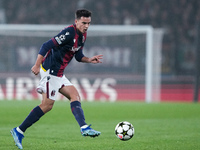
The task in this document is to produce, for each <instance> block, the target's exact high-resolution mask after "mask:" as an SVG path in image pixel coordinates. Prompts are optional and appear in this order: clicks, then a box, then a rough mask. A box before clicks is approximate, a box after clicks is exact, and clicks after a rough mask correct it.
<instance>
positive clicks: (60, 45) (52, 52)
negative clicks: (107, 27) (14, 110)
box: [11, 9, 103, 149]
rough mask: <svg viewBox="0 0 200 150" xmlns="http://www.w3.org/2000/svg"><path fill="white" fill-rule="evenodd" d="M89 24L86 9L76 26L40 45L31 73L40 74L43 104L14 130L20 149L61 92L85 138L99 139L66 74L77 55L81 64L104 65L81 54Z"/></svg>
mask: <svg viewBox="0 0 200 150" xmlns="http://www.w3.org/2000/svg"><path fill="white" fill-rule="evenodd" d="M90 22H91V12H90V11H88V10H86V9H80V10H77V11H76V13H75V24H73V25H71V26H68V27H67V28H65V29H63V30H62V31H61V32H60V33H59V34H58V35H56V36H55V37H53V38H52V39H50V40H49V41H47V42H45V43H44V44H43V45H42V46H41V48H40V51H39V54H38V56H37V59H36V62H35V65H34V66H33V67H32V69H31V71H32V73H34V74H35V75H37V74H39V73H40V76H41V80H40V82H39V85H38V87H37V92H39V93H41V94H42V102H41V104H40V105H39V106H36V107H35V108H34V109H33V110H32V111H31V112H30V114H29V115H28V116H27V117H26V119H25V120H24V121H23V122H22V124H21V125H20V126H18V127H16V128H13V129H12V130H11V134H12V136H13V138H14V141H15V144H16V146H17V147H18V148H19V149H22V139H23V138H24V135H23V134H24V132H25V131H26V129H27V128H29V127H30V126H31V125H32V124H34V123H35V122H37V121H38V120H39V119H40V118H41V117H42V116H43V115H44V114H45V113H47V112H48V111H50V110H51V109H52V107H53V105H54V102H55V100H56V95H57V94H58V92H60V93H61V94H63V95H64V96H65V97H67V98H68V99H69V100H70V105H71V111H72V113H73V115H74V117H75V119H76V121H77V122H78V124H79V126H80V131H81V134H82V135H83V136H90V137H96V136H99V135H100V134H101V133H100V132H99V131H95V130H93V129H92V128H91V127H90V126H91V125H87V124H86V122H85V117H84V113H83V110H82V108H81V102H80V101H81V100H80V96H79V93H78V91H77V90H76V88H75V87H74V86H73V85H72V83H71V82H70V81H69V80H68V79H67V78H66V77H65V75H63V72H64V69H65V67H66V66H67V65H68V64H69V63H70V61H71V60H72V58H73V57H74V56H75V59H76V60H77V61H79V62H85V63H94V64H96V63H102V62H101V61H100V59H102V57H103V56H102V55H96V56H93V57H90V58H89V57H86V56H84V54H83V52H82V51H83V46H84V43H85V40H86V35H87V30H88V27H89V25H90Z"/></svg>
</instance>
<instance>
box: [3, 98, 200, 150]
mask: <svg viewBox="0 0 200 150" xmlns="http://www.w3.org/2000/svg"><path fill="white" fill-rule="evenodd" d="M39 103H40V102H39V101H0V150H16V149H17V147H16V146H15V145H14V140H13V138H12V137H11V135H10V133H9V132H10V130H11V129H12V128H13V127H15V126H18V125H19V124H20V123H21V122H22V121H23V120H24V119H25V117H26V116H27V115H28V114H29V112H30V111H31V110H32V108H33V107H35V106H36V105H38V104H39ZM82 107H83V110H84V113H85V117H86V122H87V123H88V124H92V128H94V129H95V130H98V131H101V135H100V136H99V137H96V138H90V137H82V136H81V134H80V130H79V126H78V124H77V122H76V121H75V119H74V116H73V115H72V113H71V110H70V104H69V102H56V103H55V105H54V108H53V109H52V110H51V111H50V112H49V113H47V114H46V115H45V116H43V117H42V118H41V119H40V120H39V121H38V122H37V123H36V124H34V125H33V126H32V127H31V128H29V129H27V131H26V133H25V138H24V139H23V142H22V145H23V148H24V150H44V149H47V150H198V149H200V104H199V103H196V104H194V103H150V104H147V103H143V102H115V103H110V102H82ZM120 121H129V122H130V123H132V124H133V126H134V128H135V135H134V136H133V138H132V139H131V140H129V141H120V140H119V139H118V138H117V137H116V136H115V134H114V129H115V126H116V125H117V123H118V122H120Z"/></svg>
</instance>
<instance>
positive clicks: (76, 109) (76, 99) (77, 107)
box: [59, 85, 101, 137]
mask: <svg viewBox="0 0 200 150" xmlns="http://www.w3.org/2000/svg"><path fill="white" fill-rule="evenodd" d="M59 92H60V93H61V94H63V95H64V96H65V97H67V98H68V99H69V100H70V102H71V103H70V106H71V110H72V113H73V115H74V117H75V119H76V120H77V122H78V124H79V126H80V127H81V134H82V135H83V136H91V137H95V136H98V135H100V134H101V133H100V132H99V131H95V130H93V129H92V128H90V126H91V125H89V126H88V125H87V124H86V122H85V116H84V112H83V109H82V107H81V100H80V96H79V93H78V91H77V90H76V88H75V87H74V86H73V85H70V86H64V87H62V88H61V89H60V90H59Z"/></svg>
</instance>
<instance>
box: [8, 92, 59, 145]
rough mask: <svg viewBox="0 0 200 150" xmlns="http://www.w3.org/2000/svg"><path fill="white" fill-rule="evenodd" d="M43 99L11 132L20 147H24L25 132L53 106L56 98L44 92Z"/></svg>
mask: <svg viewBox="0 0 200 150" xmlns="http://www.w3.org/2000/svg"><path fill="white" fill-rule="evenodd" d="M42 97H43V100H42V102H41V104H40V105H39V106H36V107H35V108H33V110H32V111H31V112H30V113H29V115H28V116H27V117H26V119H25V120H24V121H23V122H22V124H21V125H20V126H19V127H16V128H13V129H12V130H11V131H10V132H11V134H12V136H13V138H14V141H15V144H16V146H17V147H18V148H19V149H22V139H23V138H24V132H25V131H26V129H27V128H29V127H30V126H32V125H33V124H34V123H35V122H37V121H38V120H39V119H40V118H41V117H42V116H43V115H44V114H45V113H47V112H48V111H50V110H51V109H52V107H53V104H54V102H55V101H54V100H50V99H48V98H47V96H46V94H45V93H43V94H42Z"/></svg>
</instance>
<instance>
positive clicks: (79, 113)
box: [70, 101, 86, 127]
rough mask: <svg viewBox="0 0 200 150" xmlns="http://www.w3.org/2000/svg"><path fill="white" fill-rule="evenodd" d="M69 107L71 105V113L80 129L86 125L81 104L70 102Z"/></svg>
mask: <svg viewBox="0 0 200 150" xmlns="http://www.w3.org/2000/svg"><path fill="white" fill-rule="evenodd" d="M70 105H71V110H72V113H73V115H74V117H75V119H76V121H77V122H78V124H79V126H80V127H82V126H84V125H86V123H85V117H84V113H83V109H82V108H81V103H80V102H79V101H74V102H71V103H70Z"/></svg>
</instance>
